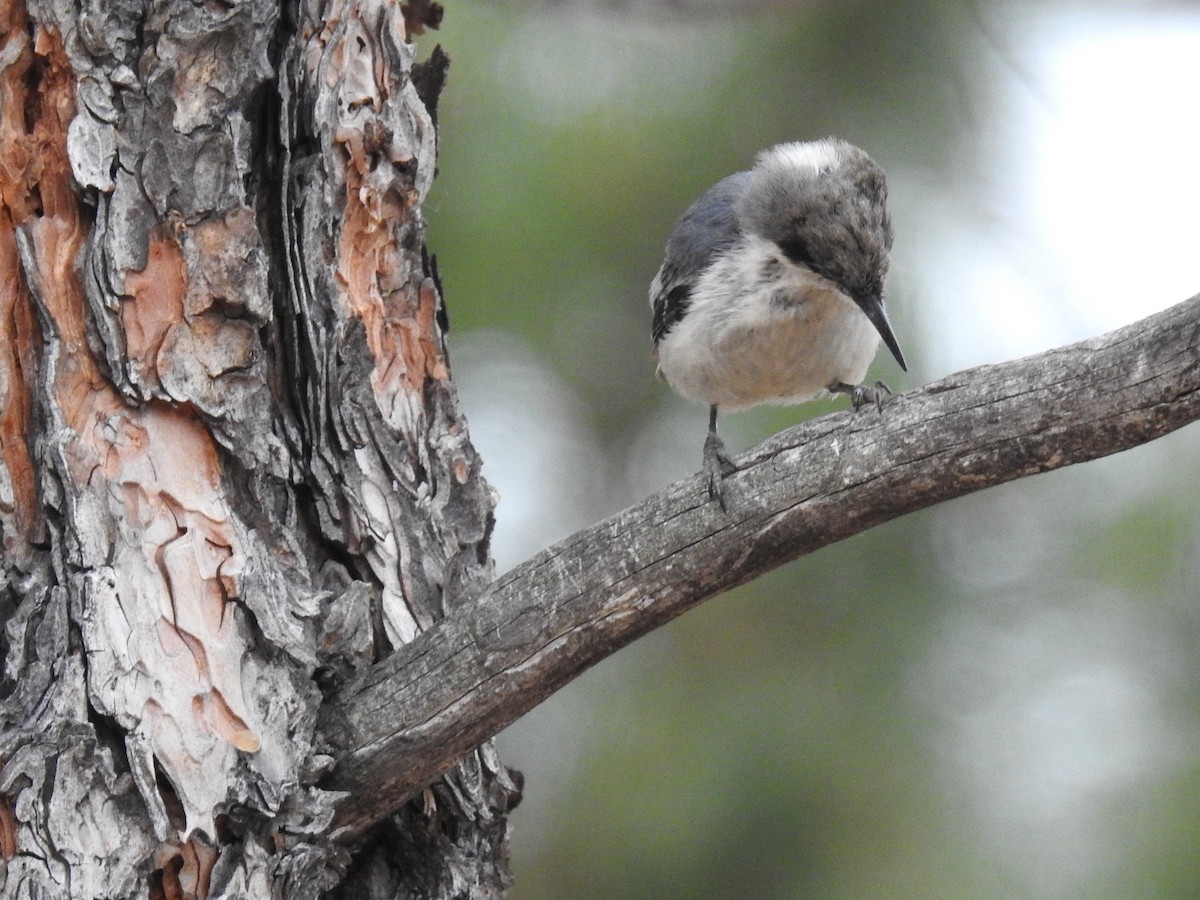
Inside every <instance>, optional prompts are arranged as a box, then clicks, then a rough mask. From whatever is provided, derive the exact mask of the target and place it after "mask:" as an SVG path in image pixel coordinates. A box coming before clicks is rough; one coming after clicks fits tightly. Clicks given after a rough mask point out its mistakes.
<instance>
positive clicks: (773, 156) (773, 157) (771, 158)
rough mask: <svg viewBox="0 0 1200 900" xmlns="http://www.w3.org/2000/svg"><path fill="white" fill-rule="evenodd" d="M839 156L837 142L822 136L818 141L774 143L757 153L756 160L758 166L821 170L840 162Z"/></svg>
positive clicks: (840, 156) (839, 151)
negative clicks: (772, 145) (767, 148)
mask: <svg viewBox="0 0 1200 900" xmlns="http://www.w3.org/2000/svg"><path fill="white" fill-rule="evenodd" d="M841 158H842V153H841V147H840V146H839V142H837V141H834V140H831V139H829V138H823V139H822V140H819V141H793V142H792V143H790V144H776V145H775V146H774V147H771V148H770V149H769V150H764V151H763V152H762V153H760V154H758V159H757V161H756V162H757V166H758V167H760V168H766V167H768V166H773V165H785V166H789V167H792V168H796V169H808V170H810V171H812V172H821V171H822V170H825V169H831V168H833V167H834V166H836V165H837V164H838V163H839V162H841Z"/></svg>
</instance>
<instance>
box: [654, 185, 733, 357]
mask: <svg viewBox="0 0 1200 900" xmlns="http://www.w3.org/2000/svg"><path fill="white" fill-rule="evenodd" d="M749 177H750V173H749V172H738V173H736V174H734V175H730V176H729V177H728V178H725V179H723V180H721V181H719V182H718V183H717V184H715V185H713V186H712V187H711V188H709V189H708V190H707V191H705V192H704V193H703V194H701V195H700V198H699V199H698V200H696V202H695V203H693V204H692V205H691V206H690V207H688V209H687V211H686V212H684V214H683V215H682V216H680V217H679V221H678V222H676V223H675V228H674V230H673V231H672V232H671V236H670V237H669V238H668V239H667V253H666V259H665V261H664V262H663V264H662V268H661V269H659V270H658V275H656V276H655V278H654V283H653V284H652V285H651V296H650V304H651V306H652V307H653V310H654V322H653V326H652V333H653V336H654V343H655V345H657V344H658V342H659V341H661V340H662V339H663V337H664V336H666V334H667V332H668V331H670V330H671V326H672V325H674V324H675V323H676V322H678V321H679V320H680V319H682V318H683V315H684V313H685V312H687V308H688V303H689V302H690V300H691V289H692V285H693V284H695V282H696V279H697V278H698V277H699V275H700V273H701V272H703V271H704V269H705V268H706V267H707V266H708V264H709V263H710V262H711V261H712V259H713V257H714V256H715V255H716V254H718V253H720V252H721V251H723V250H727V249H728V248H729V247H731V246H733V245H734V244H735V243H736V242H737V239H738V238H739V237H740V235H741V229H740V227H739V226H738V217H737V212H736V210H735V207H736V204H737V201H738V199H739V198H740V197H741V195H742V192H743V191H744V190H745V188H746V182H747V179H749Z"/></svg>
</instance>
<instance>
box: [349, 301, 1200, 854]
mask: <svg viewBox="0 0 1200 900" xmlns="http://www.w3.org/2000/svg"><path fill="white" fill-rule="evenodd" d="M1198 417H1200V295H1198V296H1197V297H1193V298H1192V299H1191V300H1189V301H1187V302H1185V303H1182V304H1180V305H1178V306H1175V307H1173V308H1171V309H1168V310H1166V311H1164V312H1162V313H1159V314H1157V315H1154V316H1151V317H1149V318H1147V319H1144V320H1142V321H1141V322H1137V323H1135V324H1133V325H1129V326H1127V327H1125V328H1121V329H1119V330H1117V331H1114V332H1111V333H1109V334H1107V335H1105V336H1103V337H1100V338H1097V339H1094V340H1090V341H1084V342H1082V343H1079V344H1074V345H1072V346H1069V347H1065V348H1061V349H1057V350H1051V351H1049V352H1046V353H1042V354H1039V355H1037V356H1031V357H1027V358H1025V359H1022V360H1016V361H1014V362H1007V363H1002V364H999V365H992V366H983V367H980V368H977V369H971V370H969V371H965V372H960V373H958V374H955V375H951V376H949V377H947V378H943V379H942V380H941V381H938V382H935V383H933V384H930V385H928V386H926V387H924V388H922V389H919V390H914V391H909V392H908V393H905V394H903V395H901V396H899V397H896V398H895V399H894V400H892V401H891V402H889V403H888V404H887V406H886V407H885V408H884V410H883V413H882V415H877V414H876V413H875V412H874V411H873V410H867V409H864V410H863V411H861V412H860V413H858V414H854V413H852V412H841V413H836V414H831V415H828V416H824V417H822V418H819V419H815V420H811V421H808V422H805V423H803V424H802V425H799V426H796V427H794V428H791V429H788V430H787V431H784V432H782V433H781V434H778V435H776V436H775V437H773V438H771V439H770V440H768V441H765V442H764V443H762V444H760V445H759V446H758V447H755V448H754V449H752V450H750V451H749V452H748V453H746V454H745V455H743V456H742V457H741V458H740V459H739V460H738V466H739V472H738V473H737V475H736V476H734V477H733V479H732V482H731V483H730V484H729V485H728V490H727V495H728V498H729V510H728V514H723V513H722V512H721V511H720V510H719V509H718V508H717V505H716V504H715V503H712V502H709V501H708V499H707V497H706V496H705V493H704V491H703V489H702V487H701V484H700V480H699V479H698V478H690V479H688V480H685V481H681V482H678V483H677V484H674V485H672V486H671V487H669V488H667V489H666V490H664V491H662V492H660V493H658V494H656V495H654V496H653V497H650V498H648V499H647V500H645V501H643V502H642V503H639V504H638V505H637V506H634V507H631V508H629V509H627V510H625V511H624V512H622V513H620V514H619V515H616V516H614V517H612V518H610V519H608V520H606V521H604V522H600V523H599V524H597V525H593V526H591V527H590V528H586V529H584V530H583V531H580V532H578V533H577V534H575V535H573V536H571V537H570V538H567V539H566V540H564V541H562V542H560V543H558V544H556V545H554V546H553V547H550V548H549V549H547V550H545V551H543V552H542V553H540V554H538V555H537V556H536V557H534V558H533V559H531V560H529V561H528V562H526V563H524V564H522V565H520V566H518V567H517V568H515V569H513V570H512V571H510V572H508V573H507V574H506V575H503V576H502V577H500V578H498V579H497V580H496V581H495V582H493V583H492V584H491V585H490V586H489V587H488V588H487V589H486V590H485V591H484V593H483V594H482V596H479V597H476V598H474V599H472V600H470V601H468V602H465V603H464V604H463V605H461V606H460V607H459V608H458V609H456V610H453V611H451V613H450V615H449V617H448V618H447V619H446V620H445V621H444V622H443V623H442V624H440V625H438V626H437V627H435V628H433V629H432V630H430V631H427V632H425V633H424V634H422V635H420V636H419V637H418V638H417V639H416V640H414V641H413V642H412V643H410V644H408V645H406V646H405V647H403V648H402V649H401V650H400V651H399V652H398V653H396V654H395V655H393V656H391V657H389V658H387V659H386V660H384V661H383V662H382V663H380V664H379V665H377V666H375V667H374V668H373V669H371V670H370V671H369V672H368V673H366V675H365V676H364V677H362V678H361V679H360V680H358V681H357V682H355V683H353V684H351V685H350V686H349V687H347V688H346V689H344V690H343V691H341V692H340V693H339V694H338V695H337V696H335V697H334V698H332V699H331V701H330V702H329V703H328V704H327V708H328V710H329V711H330V712H329V714H328V716H329V718H328V719H327V722H326V726H327V728H328V730H329V731H330V732H331V733H333V734H335V735H336V736H338V738H339V739H341V740H343V741H344V749H345V752H344V755H343V757H342V759H341V761H340V763H339V765H338V766H337V768H336V769H335V771H334V773H333V775H332V778H331V786H333V787H335V788H338V789H341V790H345V791H348V792H349V793H350V795H351V800H350V801H348V802H346V803H344V804H343V805H342V807H341V810H340V813H339V816H338V819H337V821H336V827H338V828H340V832H339V834H338V836H339V837H341V838H343V839H351V838H353V837H354V836H356V835H358V834H360V833H362V832H363V830H364V829H365V828H367V827H368V826H369V825H371V824H372V823H373V822H375V821H378V820H379V819H380V818H382V817H383V816H385V815H386V814H387V813H388V812H389V811H390V810H392V809H394V808H396V807H397V806H398V805H399V804H400V803H401V802H403V801H404V800H405V799H406V798H408V797H410V796H412V795H413V794H414V793H416V792H417V791H419V790H420V789H421V787H422V786H423V785H424V784H426V783H427V782H429V781H430V780H432V779H433V778H434V777H435V776H437V775H438V774H439V773H440V772H442V771H443V770H445V769H446V768H447V767H449V766H450V765H451V764H453V763H454V762H455V761H457V760H458V759H459V758H460V757H462V756H463V754H465V753H466V752H468V751H469V750H470V749H471V748H472V747H474V746H475V745H476V744H478V743H479V742H480V741H482V740H484V739H486V738H488V737H489V736H491V735H494V734H495V733H496V732H498V731H499V730H500V729H502V728H503V727H504V726H506V725H508V724H509V723H511V722H512V721H513V720H515V719H516V718H518V717H519V716H521V715H522V714H523V713H525V712H526V711H528V710H529V709H531V708H532V707H534V706H535V705H537V704H538V703H539V702H541V701H542V700H543V699H545V698H546V697H547V696H548V695H549V694H551V693H553V692H554V691H556V690H558V689H559V688H560V687H562V686H563V685H565V684H566V683H567V682H569V681H570V680H571V679H573V678H574V677H575V676H576V675H578V674H579V673H581V672H582V671H584V670H585V669H587V668H588V667H589V666H592V665H593V664H595V663H596V662H598V661H600V660H601V659H603V658H604V657H606V656H608V655H609V654H610V653H613V652H614V651H615V650H617V649H618V648H620V647H623V646H624V645H626V644H628V643H629V642H630V641H632V640H634V639H635V638H637V637H639V636H641V635H643V634H645V633H646V632H648V631H650V630H651V629H653V628H655V627H657V626H658V625H661V624H663V623H664V622H666V621H668V620H670V619H673V618H674V617H675V616H678V615H679V614H680V613H682V612H684V611H686V610H688V609H690V608H691V607H693V606H695V605H697V604H698V603H700V602H701V601H703V600H706V599H708V598H709V597H712V596H714V595H716V594H719V593H721V592H723V591H726V590H728V589H730V588H732V587H735V586H736V585H739V584H742V583H744V582H746V581H749V580H751V579H752V578H756V577H757V576H759V575H761V574H763V573H764V572H767V571H769V570H771V569H773V568H775V567H777V566H779V565H781V564H783V563H785V562H788V561H789V560H793V559H796V558H797V557H799V556H803V555H804V554H806V553H810V552H812V551H813V550H816V549H818V548H820V547H824V546H825V545H827V544H831V543H834V542H835V541H840V540H842V539H843V538H846V537H849V536H850V535H853V534H858V533H859V532H861V531H865V530H866V529H868V528H871V527H873V526H875V525H878V524H880V523H882V522H886V521H888V520H890V519H894V518H896V517H898V516H901V515H904V514H905V513H908V512H912V511H914V510H918V509H923V508H925V507H928V506H932V505H933V504H936V503H940V502H942V501H944V500H949V499H951V498H953V497H960V496H962V495H964V494H969V493H971V492H972V491H977V490H980V489H982V488H985V487H990V486H992V485H996V484H1002V483H1004V482H1006V481H1012V480H1014V479H1016V478H1021V477H1023V476H1026V475H1032V474H1035V473H1037V472H1046V471H1049V470H1051V469H1057V468H1060V467H1062V466H1067V465H1071V464H1072V463H1078V462H1085V461H1087V460H1091V459H1096V458H1098V457H1101V456H1106V455H1108V454H1111V453H1116V452H1118V451H1121V450H1126V449H1128V448H1130V447H1134V446H1136V445H1138V444H1142V443H1145V442H1147V441H1151V440H1153V439H1155V438H1157V437H1160V436H1162V435H1164V434H1167V433H1168V432H1170V431H1173V430H1174V429H1176V428H1179V427H1180V426H1182V425H1186V424H1187V423H1189V422H1191V421H1193V420H1195V419H1196V418H1198Z"/></svg>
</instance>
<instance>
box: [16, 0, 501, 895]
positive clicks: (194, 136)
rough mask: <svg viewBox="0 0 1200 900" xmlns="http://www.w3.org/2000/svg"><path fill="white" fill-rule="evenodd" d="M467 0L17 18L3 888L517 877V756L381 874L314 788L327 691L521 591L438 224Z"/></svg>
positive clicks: (251, 888)
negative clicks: (466, 392) (498, 572)
mask: <svg viewBox="0 0 1200 900" xmlns="http://www.w3.org/2000/svg"><path fill="white" fill-rule="evenodd" d="M436 14H437V9H436V8H434V7H431V6H429V5H422V6H419V7H418V6H413V7H411V8H409V7H405V8H403V9H402V8H400V7H398V6H394V5H392V4H387V3H382V2H374V0H363V2H339V0H330V2H326V3H322V2H317V0H314V2H311V3H305V4H303V5H301V6H293V7H285V8H283V9H282V10H281V9H280V7H279V6H278V5H276V4H273V3H269V2H265V0H245V2H240V3H236V4H225V3H209V4H195V3H191V2H187V0H157V2H150V3H148V4H146V5H140V4H133V3H127V2H122V0H79V2H76V0H35V2H31V3H29V5H28V8H26V7H25V6H24V5H22V3H21V2H20V0H0V28H2V29H3V34H4V37H3V40H0V46H2V47H3V50H2V51H0V148H3V149H2V150H0V329H2V330H3V334H2V335H0V338H2V345H0V391H2V392H3V393H2V397H0V399H2V401H3V402H2V404H0V407H2V411H0V536H2V539H3V545H4V556H3V560H2V561H0V576H2V578H3V581H2V582H0V615H2V616H3V619H4V623H5V629H4V633H3V640H2V644H0V651H2V652H3V657H4V671H3V680H2V681H0V764H2V769H0V793H2V797H0V801H2V802H0V858H2V860H3V865H2V867H0V872H2V878H3V892H4V895H5V896H14V897H15V896H38V897H108V898H124V897H145V896H154V897H178V896H197V897H242V896H254V897H259V896H264V897H265V896H278V897H289V898H291V897H315V896H318V895H320V894H321V893H322V892H328V893H329V894H330V895H338V896H347V897H350V896H353V897H367V898H371V897H396V896H420V897H450V896H462V894H463V893H464V888H463V886H464V885H471V886H472V888H471V893H472V895H474V896H489V895H496V894H499V893H501V892H502V890H503V888H504V886H505V885H506V883H507V877H508V876H507V861H506V858H505V854H506V850H505V829H506V823H505V814H506V813H507V811H508V809H509V808H510V807H511V805H512V804H513V803H514V802H515V799H516V797H517V796H518V793H519V792H518V790H517V788H516V785H514V783H513V781H512V780H511V778H510V776H509V773H508V772H506V771H505V770H504V769H503V767H502V766H500V764H499V762H498V761H497V759H496V757H495V753H494V752H493V750H492V749H491V747H490V745H486V744H485V745H483V746H482V747H480V748H479V749H478V750H476V751H474V752H473V753H472V754H470V755H469V756H468V758H467V759H466V760H465V761H464V763H463V764H462V765H461V766H459V767H458V768H456V769H455V770H452V771H450V772H448V773H447V775H446V777H445V778H444V779H442V780H440V781H439V782H437V783H436V784H434V785H433V786H431V787H429V788H428V789H427V790H426V792H425V793H424V795H423V796H422V798H421V800H420V802H418V803H415V804H411V805H409V806H408V807H405V808H401V807H396V811H397V814H396V815H394V816H392V817H391V818H390V819H389V820H387V821H385V822H383V823H382V824H381V826H380V828H378V829H376V831H375V832H373V833H372V834H370V835H366V836H365V840H364V842H363V843H362V844H360V845H359V847H358V848H357V850H356V854H355V855H354V856H353V857H352V856H351V855H350V854H349V853H348V851H347V850H346V849H345V848H344V847H342V846H341V845H339V844H336V843H334V842H332V841H331V840H330V839H329V838H328V837H327V836H326V831H327V828H328V825H329V823H330V821H331V817H332V815H333V811H334V808H335V802H336V801H337V799H338V796H337V795H336V794H332V793H330V792H329V791H327V790H323V789H321V788H320V787H318V786H317V782H318V780H319V779H320V778H321V777H322V775H323V774H324V773H326V772H327V771H328V769H329V767H330V765H331V763H332V757H331V756H330V755H329V753H328V746H327V742H326V740H325V739H324V738H323V736H322V735H321V733H320V732H319V731H318V729H317V712H318V708H319V706H320V705H321V703H322V702H323V697H324V696H325V693H327V692H328V691H330V690H333V689H336V688H337V687H338V686H339V685H340V684H341V683H342V682H343V681H344V680H345V679H346V678H347V677H348V676H349V675H351V674H353V673H355V672H356V671H358V670H359V669H361V668H363V667H365V666H366V665H368V664H369V663H372V662H374V661H376V660H378V659H379V658H380V657H382V656H384V655H386V654H387V653H389V652H391V651H392V650H393V649H394V648H396V647H398V646H400V645H402V644H403V643H404V642H406V641H409V640H411V639H413V637H414V636H416V635H417V634H418V633H419V632H421V631H422V630H424V629H426V628H428V627H430V626H431V625H432V624H433V623H435V622H436V621H438V620H439V619H440V618H441V617H442V616H443V615H445V613H446V610H447V605H448V603H449V602H450V600H451V599H452V598H453V597H455V596H460V595H463V594H471V593H478V591H479V590H480V589H481V587H482V585H483V584H485V583H486V582H487V580H488V579H489V578H490V576H491V568H490V561H489V558H488V551H487V543H488V535H489V531H490V524H491V516H492V496H491V492H490V490H489V489H488V487H487V485H486V483H485V482H484V481H483V480H482V479H481V478H480V476H479V461H478V459H477V457H476V455H475V452H474V450H473V448H472V447H471V444H470V442H469V439H468V437H467V433H466V429H465V426H464V423H463V421H462V419H461V418H460V417H459V415H458V412H457V409H456V402H455V396H454V391H453V388H452V385H451V384H450V381H449V370H448V363H447V359H446V354H445V347H444V344H443V337H444V336H443V333H442V332H443V327H442V325H443V322H444V319H443V317H441V316H440V315H439V310H440V304H441V297H440V292H439V288H438V285H437V284H436V281H435V279H434V278H433V276H432V272H431V267H430V264H429V260H428V256H427V254H426V252H425V248H424V225H423V221H422V219H421V212H420V206H421V203H422V201H423V200H424V198H425V196H426V194H427V193H428V191H429V188H430V185H431V183H432V179H433V172H434V167H435V162H436V158H435V152H436V134H435V130H434V123H433V119H432V115H433V108H434V103H435V102H436V93H437V89H438V87H439V85H440V81H441V77H442V75H443V73H444V66H445V59H444V57H442V56H440V55H436V56H435V57H434V58H433V59H432V60H431V61H429V62H428V63H427V64H426V65H425V67H424V69H423V70H422V68H421V67H419V66H417V65H416V64H415V63H414V49H413V47H412V45H411V44H410V43H408V37H407V35H408V33H409V32H408V29H415V28H420V27H421V26H422V23H423V22H424V21H427V20H428V19H429V17H431V16H435V15H436ZM419 85H420V86H422V91H418V86H419ZM422 93H423V94H424V96H422Z"/></svg>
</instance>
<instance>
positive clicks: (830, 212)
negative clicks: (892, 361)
mask: <svg viewBox="0 0 1200 900" xmlns="http://www.w3.org/2000/svg"><path fill="white" fill-rule="evenodd" d="M891 249H892V221H891V217H890V216H889V214H888V210H887V180H886V178H885V177H884V174H883V170H882V169H880V168H879V166H877V165H876V164H875V163H874V162H872V161H871V158H870V157H869V156H867V154H866V153H864V152H863V151H862V150H860V149H859V148H857V147H855V146H853V145H851V144H848V143H846V142H845V141H843V140H839V139H837V138H826V139H824V140H819V141H811V142H796V143H787V144H778V145H777V146H774V147H772V148H770V149H769V150H764V151H763V152H762V153H760V154H759V155H758V158H757V160H756V161H755V164H754V168H753V169H751V170H750V171H749V172H738V173H737V174H735V175H730V176H729V177H728V178H726V179H724V180H722V181H720V182H718V183H717V184H716V185H715V186H713V187H712V188H710V189H709V190H707V191H706V192H705V193H704V194H702V195H701V196H700V199H698V200H697V201H696V202H695V203H693V204H692V205H691V207H689V208H688V210H687V211H686V212H685V213H684V214H683V215H682V216H681V217H680V219H679V221H678V222H677V223H676V224H675V228H674V230H673V231H672V232H671V236H670V238H669V239H668V240H667V250H666V259H665V260H664V261H663V264H662V267H661V268H660V269H659V270H658V274H657V275H655V276H654V281H653V282H652V283H651V284H650V307H651V309H652V311H653V316H654V317H653V326H652V334H653V337H654V352H655V355H656V356H657V358H658V375H659V377H661V378H663V379H665V380H666V382H667V383H668V384H669V385H671V387H672V388H674V389H675V390H676V391H678V392H679V393H680V394H682V395H683V396H684V397H687V398H688V399H690V400H696V401H699V402H701V403H707V404H708V406H709V415H708V438H707V439H706V440H705V442H704V473H705V475H706V476H707V478H708V493H709V496H710V497H711V498H715V499H716V500H717V501H718V502H719V503H720V505H721V508H722V509H724V508H725V495H724V479H725V477H726V476H728V475H731V474H732V473H733V472H735V471H736V466H734V464H733V462H732V461H731V460H730V458H729V455H728V454H727V453H726V452H725V445H724V443H723V442H722V441H721V438H720V437H719V436H718V435H717V410H718V409H725V410H731V409H743V408H745V407H748V406H756V405H758V404H761V403H776V404H786V403H797V402H800V401H803V400H811V399H813V398H815V397H817V396H819V395H821V394H822V393H824V392H826V391H829V392H831V393H842V394H848V395H849V396H850V401H851V404H852V405H853V406H854V408H855V409H856V410H857V409H859V408H860V407H861V406H862V405H863V404H864V403H874V404H875V406H876V407H877V408H878V409H880V410H882V408H883V398H884V396H885V395H887V394H890V393H891V391H890V390H889V389H888V387H887V385H886V384H884V383H883V382H882V381H877V382H875V384H874V385H864V384H860V382H861V381H862V379H863V377H864V376H865V375H866V373H867V367H868V366H869V365H870V364H871V360H872V359H874V358H875V352H876V350H878V348H879V339H880V338H883V342H884V343H885V344H887V347H888V349H889V350H891V351H892V355H893V356H895V357H896V362H898V363H899V364H900V368H901V369H903V370H904V371H908V367H907V366H906V365H905V363H904V355H903V354H902V353H901V352H900V345H899V343H897V341H896V336H895V335H894V334H893V333H892V326H891V324H890V323H889V322H888V318H887V313H885V312H884V309H883V279H884V276H885V275H886V274H887V268H888V254H889V252H890V251H891Z"/></svg>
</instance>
